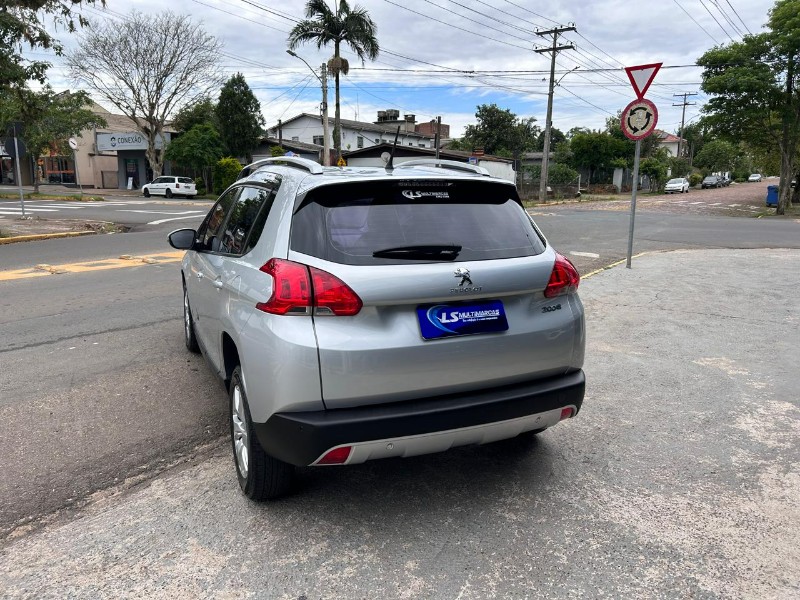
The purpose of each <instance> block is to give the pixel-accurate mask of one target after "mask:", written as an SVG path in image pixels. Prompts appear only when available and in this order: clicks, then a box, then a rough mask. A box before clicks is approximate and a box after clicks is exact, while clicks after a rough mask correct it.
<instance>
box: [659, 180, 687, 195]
mask: <svg viewBox="0 0 800 600" xmlns="http://www.w3.org/2000/svg"><path fill="white" fill-rule="evenodd" d="M689 187H690V185H689V180H688V179H686V178H685V177H676V178H675V179H670V180H669V181H668V182H667V185H666V186H664V193H665V194H675V193H678V194H688V193H689Z"/></svg>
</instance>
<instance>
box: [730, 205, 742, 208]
mask: <svg viewBox="0 0 800 600" xmlns="http://www.w3.org/2000/svg"><path fill="white" fill-rule="evenodd" d="M730 206H731V207H732V208H735V207H737V206H741V204H731V205H730Z"/></svg>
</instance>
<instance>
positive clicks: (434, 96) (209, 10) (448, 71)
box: [35, 0, 773, 136]
mask: <svg viewBox="0 0 800 600" xmlns="http://www.w3.org/2000/svg"><path fill="white" fill-rule="evenodd" d="M331 2H332V0H331ZM351 4H352V3H351ZM358 4H360V5H361V6H363V7H365V8H366V9H367V10H368V11H369V12H370V14H371V16H372V18H373V20H374V21H375V22H376V24H377V27H378V39H379V42H380V45H381V48H382V49H383V52H382V53H381V55H380V56H379V57H378V60H376V61H374V62H368V63H367V64H366V65H364V68H361V64H360V62H359V61H358V60H357V59H356V58H355V57H354V56H353V55H352V54H348V53H347V52H346V53H345V56H347V57H348V58H349V59H350V63H351V72H350V75H349V76H348V77H346V78H343V80H342V116H343V117H344V118H349V119H353V118H356V117H357V118H358V119H359V120H362V121H374V120H375V119H376V113H377V111H378V110H384V109H388V108H396V109H398V110H400V112H401V114H405V113H413V114H415V115H416V116H417V121H427V120H431V119H433V118H435V117H436V116H438V115H441V117H442V121H443V122H444V123H448V124H450V125H451V133H452V134H453V135H454V136H458V135H460V133H461V132H462V131H463V128H464V126H466V125H467V124H469V123H473V122H474V121H475V119H474V113H475V107H476V105H478V104H483V103H495V104H497V105H498V106H500V107H501V108H508V109H510V110H511V111H512V112H514V113H516V114H517V115H518V116H520V117H531V116H532V117H535V118H536V119H537V120H538V121H539V123H540V124H541V125H543V124H544V119H545V113H546V103H547V76H548V69H549V58H548V55H540V54H537V53H536V52H535V51H534V45H535V44H538V45H539V47H541V46H542V45H544V44H546V43H547V42H546V39H545V38H542V37H540V36H537V35H536V34H535V30H536V29H537V28H550V27H553V26H554V25H556V24H567V23H574V25H575V27H576V28H577V32H574V33H568V34H565V38H564V39H563V43H572V44H574V45H575V46H576V50H570V51H564V52H563V53H561V54H559V58H558V62H557V67H556V71H557V77H558V78H560V77H561V76H562V75H563V79H562V80H561V83H560V85H559V86H558V87H557V88H556V93H555V100H554V110H553V123H554V125H555V126H556V127H558V128H560V129H562V130H564V131H566V130H568V129H570V128H571V127H589V128H600V127H603V125H604V122H605V119H606V118H607V117H608V116H609V115H611V114H614V113H616V112H617V111H618V110H620V109H622V108H623V107H624V106H625V105H626V104H627V103H628V102H629V101H630V100H632V99H633V98H634V94H633V91H632V90H631V88H630V85H629V83H628V81H627V77H626V75H625V73H624V71H623V70H622V68H623V66H632V65H638V64H646V63H654V62H663V63H664V65H665V68H664V69H662V70H661V72H660V73H659V74H658V76H657V77H656V80H655V82H654V84H653V86H652V87H651V89H650V91H649V92H648V94H647V97H648V98H650V99H651V100H653V101H654V102H655V103H656V105H657V106H658V108H659V115H660V120H659V128H661V129H664V130H667V131H670V132H673V131H676V130H677V128H678V127H679V125H680V119H681V115H680V107H673V106H672V104H673V103H679V101H680V99H679V98H677V97H674V96H673V94H678V93H683V92H700V87H699V84H700V69H698V68H697V67H693V66H691V65H693V64H694V62H695V61H696V59H697V57H698V56H700V55H701V54H702V53H703V52H705V51H706V50H707V49H709V48H710V47H712V46H714V45H715V44H718V43H726V42H730V41H731V40H732V39H733V40H738V39H741V35H742V34H743V33H747V32H748V31H750V32H752V33H756V32H758V31H759V30H760V29H761V27H762V25H763V24H764V23H765V22H766V20H767V18H768V17H767V12H768V10H769V9H770V7H771V6H772V4H773V3H772V2H771V1H768V0H730V1H728V0H640V1H639V2H630V1H623V0H603V1H589V0H572V1H570V2H567V1H563V0H552V1H549V2H543V1H531V0H513V1H511V0H458V1H455V0H361V1H360V2H358ZM165 6H167V3H164V2H163V1H160V2H159V1H154V0H107V10H96V9H88V10H85V11H84V14H85V15H86V16H88V17H89V18H92V19H111V20H119V19H122V18H125V16H126V15H127V14H128V13H129V12H130V11H131V10H138V11H139V12H142V13H144V14H153V13H156V12H158V11H161V10H164V8H165ZM168 6H169V9H170V10H172V11H173V12H176V13H182V14H189V15H191V16H192V17H193V18H194V19H196V20H198V21H201V22H202V23H203V26H204V27H205V29H206V30H207V31H208V33H210V34H211V35H214V36H215V37H217V38H218V39H220V40H221V41H222V42H223V44H224V53H223V55H222V56H221V57H220V60H221V64H222V65H223V67H224V70H225V72H226V73H227V74H233V73H235V72H237V71H238V72H242V73H243V74H244V75H245V77H246V79H247V81H248V83H249V84H250V86H251V87H252V88H253V90H254V92H255V93H256V95H257V97H258V98H259V100H260V102H261V107H262V112H263V114H264V117H265V119H266V121H267V124H268V125H270V126H271V125H274V124H275V123H276V122H277V120H278V119H279V118H282V119H284V120H285V119H288V118H290V117H292V116H294V115H296V114H298V113H300V112H316V111H317V107H318V104H319V102H320V100H321V90H320V87H319V83H318V82H317V80H316V79H315V78H314V77H313V76H312V75H311V73H310V72H309V69H308V68H307V67H306V66H305V65H303V64H302V63H301V62H300V61H299V60H298V59H296V58H292V57H291V56H289V55H287V54H286V53H285V50H286V38H287V35H288V32H289V30H290V29H291V27H292V26H293V25H294V23H295V22H296V21H297V20H298V19H302V18H304V6H305V2H304V1H301V0H283V1H282V2H280V3H277V2H270V1H269V0H172V1H171V2H169V3H168ZM57 35H58V36H59V38H60V39H62V41H63V42H64V45H65V46H66V47H67V48H69V47H71V46H73V45H74V43H75V37H74V36H71V35H70V34H65V33H64V32H63V31H59V32H57ZM297 52H298V54H300V55H301V56H302V57H303V58H305V59H306V60H307V61H308V62H309V63H310V64H312V65H314V66H317V65H320V64H321V63H322V62H324V61H325V60H326V59H327V58H328V57H329V56H330V54H331V52H332V50H330V49H323V50H321V51H318V50H317V49H316V47H315V46H313V45H309V46H305V47H301V48H299V49H298V50H297ZM35 58H37V59H42V58H46V57H45V55H44V53H39V52H37V53H36V54H35ZM51 58H52V62H53V64H54V66H53V68H52V69H51V70H50V73H49V77H50V80H51V83H52V85H53V86H54V87H55V88H56V89H59V90H60V89H67V88H74V87H75V86H74V84H73V83H72V82H70V80H69V78H68V76H67V73H66V71H65V70H64V69H63V67H62V66H61V64H62V61H61V59H59V58H58V57H55V56H52V57H51ZM687 65H689V66H687ZM576 66H577V67H578V69H577V70H574V71H572V72H569V73H568V71H571V70H572V69H573V68H574V67H576ZM704 99H705V97H704V96H703V95H702V94H700V95H698V96H693V97H692V98H690V100H691V101H694V102H697V104H696V105H695V106H689V107H687V110H686V120H687V121H690V120H691V119H692V118H696V116H697V115H698V114H699V108H700V107H701V105H702V103H703V101H704ZM98 101H100V102H101V104H103V102H102V101H101V99H100V98H98ZM329 102H330V104H331V115H332V114H333V111H332V107H333V85H332V82H331V86H330V97H329ZM108 108H111V107H110V106H109V107H108Z"/></svg>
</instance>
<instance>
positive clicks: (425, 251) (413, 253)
mask: <svg viewBox="0 0 800 600" xmlns="http://www.w3.org/2000/svg"><path fill="white" fill-rule="evenodd" d="M459 252H461V246H458V245H455V244H420V245H417V246H396V247H394V248H383V249H381V250H375V252H373V253H372V256H374V257H375V258H406V259H408V260H434V259H435V260H455V259H456V257H457V256H458V253H459Z"/></svg>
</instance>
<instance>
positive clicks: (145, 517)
mask: <svg viewBox="0 0 800 600" xmlns="http://www.w3.org/2000/svg"><path fill="white" fill-rule="evenodd" d="M798 260H800V251H797V250H794V251H789V250H702V251H687V252H677V253H675V252H671V253H662V254H653V255H648V256H645V257H642V258H639V259H637V261H636V263H635V268H634V269H633V270H627V269H625V268H623V267H617V268H614V269H611V270H606V271H603V272H601V273H599V274H597V275H595V276H593V277H591V278H589V279H587V280H585V281H584V282H583V283H582V284H581V294H582V297H583V299H584V302H585V305H586V310H587V325H588V348H587V361H586V372H587V379H588V387H587V398H586V403H585V405H584V409H583V410H582V412H581V413H580V415H578V418H576V419H574V420H571V421H568V422H566V423H564V424H562V425H559V426H557V427H555V428H553V429H551V430H549V431H547V432H544V433H543V434H542V435H541V436H539V438H538V439H537V440H526V439H516V440H511V441H508V442H503V443H498V444H494V445H489V446H484V447H472V448H461V449H456V450H453V451H450V452H448V453H443V454H439V455H433V456H426V457H418V458H413V459H397V460H387V461H378V462H375V463H367V464H365V465H360V466H356V467H349V468H330V469H316V470H315V469H307V470H305V471H304V472H303V473H302V477H301V480H302V486H303V489H302V490H301V492H300V493H298V494H297V495H295V496H293V497H290V498H287V499H285V500H283V501H280V502H274V503H268V504H262V505H259V504H253V503H251V502H249V501H247V500H246V499H245V498H244V497H243V496H242V495H241V494H240V493H239V492H238V490H237V487H236V485H237V484H236V480H235V476H234V473H233V466H232V464H231V459H230V457H229V456H228V452H227V447H225V445H224V444H223V445H221V446H220V448H219V451H218V452H217V453H216V454H214V455H213V456H212V457H211V458H210V459H209V460H202V461H200V462H198V463H196V464H194V465H192V466H189V467H188V468H185V469H184V470H176V471H172V472H170V473H169V474H167V475H166V476H162V477H159V478H157V479H155V480H153V481H151V482H149V483H147V484H145V485H142V486H141V487H139V488H138V489H135V490H133V491H132V492H123V493H122V495H121V496H109V495H108V494H106V495H103V497H100V498H98V500H97V502H96V503H94V504H93V505H92V506H91V507H90V508H89V509H88V510H85V511H82V512H81V513H79V514H78V515H77V518H74V519H72V518H65V519H64V520H62V521H61V522H57V523H54V524H53V525H51V526H50V527H48V528H46V529H44V530H42V531H40V532H38V533H33V534H31V535H28V536H26V537H23V538H20V539H18V540H17V541H15V542H11V543H10V544H7V545H6V546H5V547H4V548H3V549H2V550H0V588H1V589H3V590H4V594H5V596H7V597H10V598H16V597H32V598H37V599H38V598H63V597H78V598H84V597H85V598H142V597H147V598H175V597H214V598H240V597H256V598H258V597H269V598H287V599H288V598H292V599H296V598H344V597H347V598H356V597H357V598H462V599H469V598H487V597H504V598H523V597H524V598H553V597H560V598H561V597H563V598H566V597H574V598H587V597H611V598H670V599H671V598H754V599H755V598H758V599H760V598H786V599H788V598H796V597H798V595H800V546H798V545H797V543H796V540H797V533H798V531H800V505H798V502H797V499H798V497H800V466H799V464H800V463H798V461H797V456H798V453H799V452H800V448H799V447H798V446H799V443H798V440H800V436H798V434H800V409H799V407H798V397H797V387H796V383H797V377H796V373H797V356H796V345H797V340H798V339H799V338H800V321H798V318H797V315H798V314H799V313H800V296H798V294H797V290H798V289H799V288H800V275H799V273H800V271H798V269H797V264H798ZM720 265H726V267H727V268H726V269H720V268H719V266H720ZM765 269H767V270H768V273H769V285H767V286H765V285H764V283H763V282H764V274H765ZM91 339H95V338H90V340H91ZM130 341H131V343H133V342H134V340H130ZM150 342H151V340H149V339H145V343H150ZM168 342H169V340H164V344H163V345H164V346H166V345H167V343H168ZM161 347H162V346H161V345H160V344H158V345H157V348H156V352H157V353H159V354H160V353H161V352H162V351H161V350H160V348H161ZM164 355H166V354H164ZM139 360H141V356H140V355H139V354H137V355H136V356H135V359H134V362H138V361H139ZM176 369H177V371H176ZM170 371H171V372H172V377H177V378H183V377H184V376H185V375H186V373H184V371H185V369H179V368H178V367H177V365H175V366H174V367H171V368H170ZM191 376H192V377H197V376H198V374H191ZM146 381H147V379H144V380H143V382H146ZM160 391H161V390H154V392H156V393H159V392H160ZM176 399H177V398H176V397H175V396H169V397H168V400H167V402H174V401H175V400H176ZM115 401H116V402H118V403H119V405H120V411H121V413H122V414H123V415H124V414H125V413H126V412H127V411H126V409H124V408H123V407H124V404H125V402H126V398H125V397H122V398H119V399H118V400H115ZM152 406H153V407H157V401H154V402H153V404H152ZM181 410H185V405H182V404H181V405H178V407H177V408H176V410H175V411H173V412H174V413H175V415H176V416H177V415H178V414H179V413H180V411H181ZM173 418H175V417H173ZM89 437H90V436H86V439H89ZM100 458H102V456H98V459H100Z"/></svg>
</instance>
